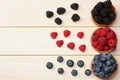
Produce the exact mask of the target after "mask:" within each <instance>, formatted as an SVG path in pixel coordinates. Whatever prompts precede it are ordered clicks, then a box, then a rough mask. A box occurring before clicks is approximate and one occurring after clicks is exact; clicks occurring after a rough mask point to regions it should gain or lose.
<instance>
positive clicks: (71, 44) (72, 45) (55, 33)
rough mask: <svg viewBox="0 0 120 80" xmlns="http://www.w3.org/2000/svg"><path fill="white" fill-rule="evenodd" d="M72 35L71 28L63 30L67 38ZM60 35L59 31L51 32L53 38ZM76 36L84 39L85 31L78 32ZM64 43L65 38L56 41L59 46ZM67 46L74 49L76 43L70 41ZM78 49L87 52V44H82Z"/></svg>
mask: <svg viewBox="0 0 120 80" xmlns="http://www.w3.org/2000/svg"><path fill="white" fill-rule="evenodd" d="M70 35H71V31H70V30H64V31H63V36H64V37H65V38H67V37H69V36H70ZM57 36H58V33H57V32H51V33H50V37H51V38H52V39H56V38H57ZM76 36H77V37H78V38H79V39H82V38H83V37H84V33H83V32H78V33H77V34H76ZM63 44H64V41H63V40H57V41H56V45H57V47H62V46H63ZM66 47H67V48H69V49H70V50H74V48H75V43H74V42H68V43H67V45H66ZM78 49H79V50H80V51H81V52H85V50H86V45H85V44H81V45H80V46H79V47H78Z"/></svg>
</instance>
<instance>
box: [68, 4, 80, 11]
mask: <svg viewBox="0 0 120 80" xmlns="http://www.w3.org/2000/svg"><path fill="white" fill-rule="evenodd" d="M70 7H71V9H73V10H78V8H79V4H78V3H73V4H71V6H70Z"/></svg>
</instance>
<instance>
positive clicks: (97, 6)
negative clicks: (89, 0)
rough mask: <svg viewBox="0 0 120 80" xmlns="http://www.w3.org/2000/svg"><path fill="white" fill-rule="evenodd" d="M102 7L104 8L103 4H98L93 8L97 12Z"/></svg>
mask: <svg viewBox="0 0 120 80" xmlns="http://www.w3.org/2000/svg"><path fill="white" fill-rule="evenodd" d="M103 7H104V3H103V2H99V3H97V4H96V5H95V7H94V8H95V9H97V10H101V9H102V8H103Z"/></svg>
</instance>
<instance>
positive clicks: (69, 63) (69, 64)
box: [66, 60, 74, 67]
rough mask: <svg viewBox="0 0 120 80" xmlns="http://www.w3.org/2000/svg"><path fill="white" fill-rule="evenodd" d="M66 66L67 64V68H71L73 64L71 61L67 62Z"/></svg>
mask: <svg viewBox="0 0 120 80" xmlns="http://www.w3.org/2000/svg"><path fill="white" fill-rule="evenodd" d="M66 64H67V66H69V67H73V65H74V62H73V60H68V61H67V63H66Z"/></svg>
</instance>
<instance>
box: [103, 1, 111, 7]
mask: <svg viewBox="0 0 120 80" xmlns="http://www.w3.org/2000/svg"><path fill="white" fill-rule="evenodd" d="M104 7H105V8H111V7H112V2H111V0H107V1H105V2H104Z"/></svg>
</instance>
